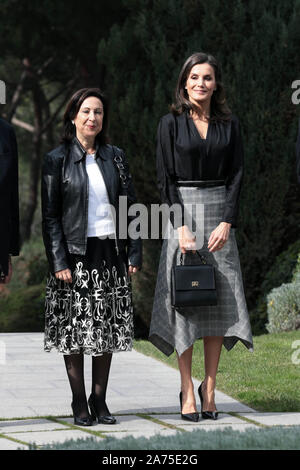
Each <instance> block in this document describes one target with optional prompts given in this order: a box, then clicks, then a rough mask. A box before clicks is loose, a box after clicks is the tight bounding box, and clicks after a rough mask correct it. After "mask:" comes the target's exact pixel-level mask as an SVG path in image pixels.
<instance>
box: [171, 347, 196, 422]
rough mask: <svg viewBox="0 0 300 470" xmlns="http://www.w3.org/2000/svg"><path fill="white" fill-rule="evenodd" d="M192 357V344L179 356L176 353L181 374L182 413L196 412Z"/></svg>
mask: <svg viewBox="0 0 300 470" xmlns="http://www.w3.org/2000/svg"><path fill="white" fill-rule="evenodd" d="M176 353H177V351H176ZM192 357H193V346H191V347H190V348H188V349H187V350H186V351H184V353H183V354H181V356H179V355H178V353H177V359H178V366H179V371H180V376H181V391H182V413H183V414H187V413H196V412H197V408H196V400H195V395H194V384H193V381H192Z"/></svg>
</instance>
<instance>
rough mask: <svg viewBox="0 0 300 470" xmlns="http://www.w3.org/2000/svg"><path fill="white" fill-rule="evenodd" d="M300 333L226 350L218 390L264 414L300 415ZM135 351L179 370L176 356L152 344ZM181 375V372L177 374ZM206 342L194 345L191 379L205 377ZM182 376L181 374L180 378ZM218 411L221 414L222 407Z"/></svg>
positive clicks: (258, 339)
mask: <svg viewBox="0 0 300 470" xmlns="http://www.w3.org/2000/svg"><path fill="white" fill-rule="evenodd" d="M299 339H300V330H297V331H289V332H281V333H273V334H265V335H260V336H255V337H254V338H253V344H254V351H253V352H249V350H248V349H246V348H245V346H244V345H243V344H242V343H241V342H238V343H237V344H236V345H235V346H234V348H233V349H231V350H230V351H226V350H225V349H224V348H222V349H223V351H222V354H221V357H220V363H219V367H218V374H217V389H218V390H220V391H221V392H224V393H226V394H227V395H229V396H231V397H233V398H234V399H236V400H238V401H239V402H242V403H244V404H245V405H247V406H250V407H251V408H253V409H255V410H257V411H261V412H273V413H274V412H281V413H282V412H285V411H286V412H288V411H290V412H300V374H299V364H297V363H296V362H294V361H293V354H294V353H295V352H296V351H297V350H295V348H293V345H295V344H296V342H297V341H299ZM134 348H135V349H136V350H137V351H139V352H140V353H142V354H145V355H147V356H151V357H153V358H155V359H157V360H159V361H162V362H163V363H164V364H167V365H168V366H170V367H173V368H174V369H176V370H178V360H177V355H176V353H175V352H174V353H173V354H171V356H165V355H164V354H163V353H162V352H161V351H159V350H158V349H157V348H156V347H155V346H153V344H152V343H150V342H149V341H135V342H134ZM178 374H179V372H178ZM204 374H205V371H204V361H203V341H202V340H199V341H196V342H195V343H194V347H193V362H192V377H195V379H197V380H199V381H202V380H203V377H204ZM178 377H179V375H178ZM217 408H219V409H220V411H222V404H220V406H218V403H217Z"/></svg>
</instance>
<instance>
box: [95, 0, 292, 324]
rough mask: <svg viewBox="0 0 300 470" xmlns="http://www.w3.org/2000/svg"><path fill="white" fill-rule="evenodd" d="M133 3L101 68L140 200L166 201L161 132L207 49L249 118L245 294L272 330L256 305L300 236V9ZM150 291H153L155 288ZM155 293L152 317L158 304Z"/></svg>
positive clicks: (185, 1)
mask: <svg viewBox="0 0 300 470" xmlns="http://www.w3.org/2000/svg"><path fill="white" fill-rule="evenodd" d="M125 3H126V6H127V8H128V14H127V18H126V20H125V21H124V22H123V23H122V24H121V25H114V26H113V27H112V28H111V32H110V35H109V36H108V38H107V39H103V40H102V41H101V42H100V43H99V49H98V61H99V64H100V65H101V66H103V67H105V69H106V76H105V83H104V85H105V88H106V89H107V90H108V91H109V94H110V96H111V98H112V113H111V116H112V128H111V135H112V137H113V141H114V142H115V143H116V144H117V145H119V146H120V147H123V148H124V149H125V151H126V153H127V154H128V157H129V161H130V165H131V169H132V173H133V177H134V181H135V183H136V187H137V192H138V197H139V201H140V202H143V203H146V204H150V203H153V202H154V203H155V202H158V200H159V195H158V192H157V189H156V173H155V134H156V128H157V124H158V120H159V118H160V117H161V116H162V115H163V114H166V113H167V112H168V106H169V105H170V104H171V102H172V100H173V90H174V88H175V84H176V80H177V77H178V73H179V70H180V68H181V66H182V64H183V62H184V60H185V59H186V58H187V57H188V56H189V55H190V54H191V53H193V52H194V51H196V50H203V51H206V52H210V53H211V54H213V55H215V56H216V57H217V59H218V60H219V62H220V63H221V64H222V68H223V82H224V84H225V88H226V90H227V98H228V102H229V105H230V107H231V109H232V110H233V112H234V114H236V115H237V116H238V117H239V118H240V121H241V124H242V129H243V136H244V147H245V177H244V185H243V188H242V193H241V201H240V218H239V227H238V231H237V240H238V246H239V250H240V257H241V265H242V271H243V274H244V281H245V291H246V297H247V303H248V306H249V309H250V310H251V311H252V312H253V315H252V321H253V322H254V323H255V321H256V319H257V325H259V329H261V331H264V330H263V328H264V326H263V325H264V318H263V317H264V315H265V313H264V312H265V311H264V308H262V307H261V306H259V308H258V309H256V310H254V308H255V307H256V306H257V299H261V297H262V296H264V294H265V292H266V290H265V289H267V288H268V289H270V288H272V287H274V286H273V285H272V282H273V280H274V281H275V282H276V283H277V282H279V283H281V282H283V280H281V281H280V276H281V274H279V273H278V275H276V273H275V271H274V270H272V266H274V260H275V259H276V257H277V255H278V254H279V253H281V252H282V251H283V250H284V249H285V248H286V246H288V245H290V244H292V243H294V242H295V241H296V240H298V233H299V221H300V205H299V199H298V192H299V189H298V188H297V186H296V182H295V175H294V173H295V162H294V160H295V156H294V143H295V140H296V129H297V109H296V107H295V105H293V104H292V102H291V94H292V90H291V83H292V82H293V81H294V80H296V79H297V78H299V77H298V75H299V73H300V69H299V63H300V56H299V28H298V27H297V25H299V22H300V3H299V1H292V2H286V1H285V0H279V1H277V2H272V1H271V0H264V1H262V2H259V3H257V2H255V1H254V0H252V1H244V0H234V1H232V2H227V3H226V2H223V1H222V0H213V1H211V2H209V6H208V7H207V5H206V4H205V3H204V2H202V1H195V0H172V1H165V2H150V1H149V0H140V1H139V2H135V1H131V2H125ZM128 51H130V53H129V52H128ZM295 64H296V65H295ZM298 114H299V113H298ZM156 263H157V261H156V259H153V261H152V263H151V268H150V266H149V268H150V271H151V273H152V274H151V275H152V276H153V274H154V273H155V272H156V270H157V264H156ZM287 265H289V262H287ZM287 268H288V271H289V266H287ZM270 270H271V272H270V278H269V279H268V281H267V282H266V284H263V281H264V279H265V276H266V275H267V273H269V271H270ZM289 272H290V271H289ZM284 278H285V273H283V279H284ZM145 282H146V281H145ZM267 286H268V287H267ZM141 290H142V291H144V292H147V293H148V289H147V288H146V284H143V285H141ZM146 295H147V298H148V307H147V306H146V309H147V312H145V315H146V316H149V314H150V313H149V312H150V311H151V305H152V298H151V297H150V295H149V294H146ZM256 316H257V318H256ZM260 317H261V318H260Z"/></svg>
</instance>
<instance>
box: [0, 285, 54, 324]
mask: <svg viewBox="0 0 300 470" xmlns="http://www.w3.org/2000/svg"><path fill="white" fill-rule="evenodd" d="M44 298H45V285H44V284H39V285H35V286H31V287H23V288H21V289H16V290H15V291H14V293H13V295H9V296H7V297H1V298H0V331H1V332H2V333H6V332H8V333H11V332H26V331H27V332H38V331H43V329H44Z"/></svg>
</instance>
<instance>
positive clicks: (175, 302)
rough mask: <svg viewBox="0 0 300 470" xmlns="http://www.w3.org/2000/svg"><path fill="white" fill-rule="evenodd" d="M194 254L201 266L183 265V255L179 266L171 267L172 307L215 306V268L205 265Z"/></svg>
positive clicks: (202, 257) (202, 259)
mask: <svg viewBox="0 0 300 470" xmlns="http://www.w3.org/2000/svg"><path fill="white" fill-rule="evenodd" d="M196 253H197V254H198V255H199V257H200V259H201V264H197V265H183V264H182V261H183V254H182V253H181V255H180V265H175V266H173V267H172V272H171V303H172V307H175V308H176V307H200V306H205V305H217V289H216V279H215V268H214V266H213V265H212V264H207V262H206V259H205V257H204V256H202V255H200V253H198V251H196Z"/></svg>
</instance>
